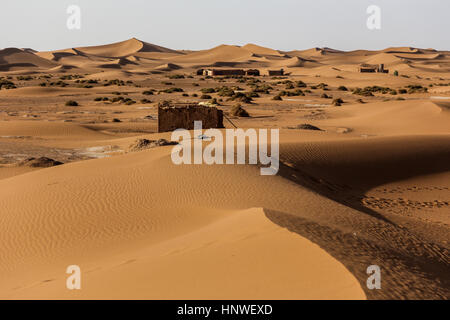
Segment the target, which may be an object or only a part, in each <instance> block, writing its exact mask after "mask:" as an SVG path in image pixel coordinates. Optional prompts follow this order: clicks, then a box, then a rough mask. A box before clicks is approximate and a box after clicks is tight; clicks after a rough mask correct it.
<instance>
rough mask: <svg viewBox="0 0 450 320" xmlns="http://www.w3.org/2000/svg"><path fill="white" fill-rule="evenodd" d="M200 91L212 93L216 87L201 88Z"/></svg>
mask: <svg viewBox="0 0 450 320" xmlns="http://www.w3.org/2000/svg"><path fill="white" fill-rule="evenodd" d="M200 91H201V92H202V93H205V94H207V93H214V92H216V89H214V88H203V89H202V90H200Z"/></svg>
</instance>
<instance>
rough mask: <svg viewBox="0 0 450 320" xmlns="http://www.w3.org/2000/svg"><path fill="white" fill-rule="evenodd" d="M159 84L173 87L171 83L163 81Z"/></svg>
mask: <svg viewBox="0 0 450 320" xmlns="http://www.w3.org/2000/svg"><path fill="white" fill-rule="evenodd" d="M161 84H164V85H166V86H173V83H172V82H168V81H163V82H161Z"/></svg>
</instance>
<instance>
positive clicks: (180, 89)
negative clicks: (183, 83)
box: [160, 88, 184, 93]
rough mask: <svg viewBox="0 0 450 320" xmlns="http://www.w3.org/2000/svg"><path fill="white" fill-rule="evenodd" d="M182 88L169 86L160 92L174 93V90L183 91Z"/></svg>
mask: <svg viewBox="0 0 450 320" xmlns="http://www.w3.org/2000/svg"><path fill="white" fill-rule="evenodd" d="M183 91H184V90H183V89H182V88H169V89H165V90H161V91H160V92H164V93H174V92H183Z"/></svg>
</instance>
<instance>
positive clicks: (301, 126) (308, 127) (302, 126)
mask: <svg viewBox="0 0 450 320" xmlns="http://www.w3.org/2000/svg"><path fill="white" fill-rule="evenodd" d="M296 129H302V130H316V131H322V129H320V128H318V127H316V126H313V125H312V124H309V123H303V124H299V125H298V126H297V127H296Z"/></svg>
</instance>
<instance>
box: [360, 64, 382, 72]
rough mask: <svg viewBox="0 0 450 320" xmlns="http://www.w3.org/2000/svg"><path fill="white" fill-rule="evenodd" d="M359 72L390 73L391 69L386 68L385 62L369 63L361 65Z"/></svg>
mask: <svg viewBox="0 0 450 320" xmlns="http://www.w3.org/2000/svg"><path fill="white" fill-rule="evenodd" d="M359 72H361V73H367V72H369V73H375V72H378V73H389V70H387V69H384V64H383V63H382V64H380V65H369V64H363V65H361V66H360V67H359Z"/></svg>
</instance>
